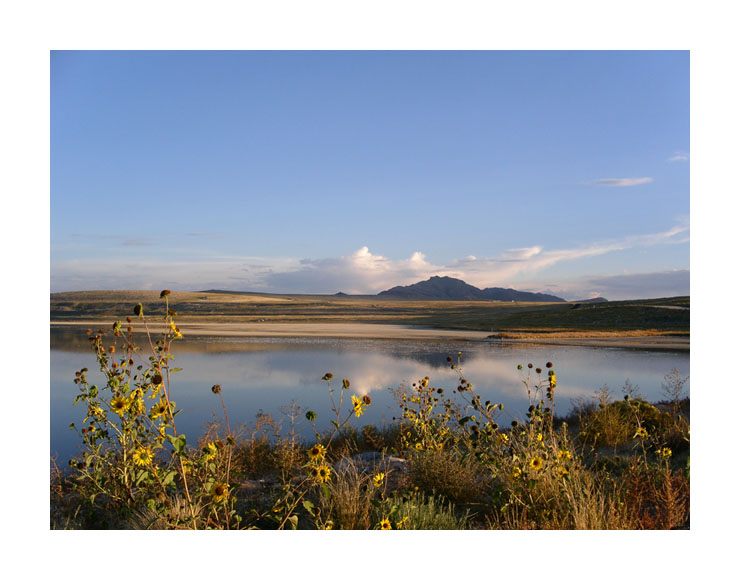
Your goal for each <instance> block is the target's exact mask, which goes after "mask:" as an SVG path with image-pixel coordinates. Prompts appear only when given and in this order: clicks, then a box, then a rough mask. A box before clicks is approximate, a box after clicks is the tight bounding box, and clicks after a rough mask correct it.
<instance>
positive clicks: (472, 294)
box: [378, 276, 565, 302]
mask: <svg viewBox="0 0 740 580" xmlns="http://www.w3.org/2000/svg"><path fill="white" fill-rule="evenodd" d="M378 296H392V297H395V298H420V299H427V300H501V301H505V302H511V301H512V300H514V301H517V302H565V300H563V299H562V298H558V297H557V296H551V295H549V294H540V293H538V292H522V291H520V290H513V289H512V288H486V289H484V290H481V289H480V288H476V287H475V286H471V285H470V284H467V283H466V282H463V281H462V280H458V279H457V278H450V277H449V276H442V277H440V276H432V277H431V278H429V280H425V281H423V282H417V283H416V284H411V285H409V286H394V287H393V288H390V289H388V290H383V291H382V292H379V293H378Z"/></svg>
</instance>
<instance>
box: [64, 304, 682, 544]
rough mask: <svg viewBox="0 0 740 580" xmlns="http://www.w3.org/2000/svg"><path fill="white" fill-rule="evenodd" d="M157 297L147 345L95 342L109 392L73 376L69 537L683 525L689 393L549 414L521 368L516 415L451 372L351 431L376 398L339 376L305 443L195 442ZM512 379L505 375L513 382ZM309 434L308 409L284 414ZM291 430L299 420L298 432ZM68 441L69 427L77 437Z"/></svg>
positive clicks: (631, 396) (548, 384)
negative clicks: (78, 414)
mask: <svg viewBox="0 0 740 580" xmlns="http://www.w3.org/2000/svg"><path fill="white" fill-rule="evenodd" d="M169 296H170V293H169V291H167V290H164V291H162V293H161V294H160V300H161V301H162V306H161V307H160V308H159V315H158V316H156V318H158V319H159V320H160V322H157V327H158V328H159V327H160V326H161V329H160V330H159V331H158V332H156V333H154V332H153V331H151V330H150V327H149V325H150V324H152V323H151V322H150V318H149V317H148V315H147V316H145V314H144V313H145V307H144V305H143V304H141V303H139V304H137V305H136V307H135V308H134V315H135V316H136V317H137V318H138V319H139V322H140V323H141V324H143V325H144V326H145V328H146V339H145V340H144V341H143V342H144V344H145V348H142V347H141V346H139V345H137V344H136V343H135V341H134V333H133V326H132V324H133V319H132V318H131V317H128V318H127V319H126V320H125V322H124V321H116V322H115V323H114V324H113V326H112V328H111V329H110V330H102V329H101V330H98V331H96V332H93V331H92V330H90V331H89V338H88V339H89V342H90V345H91V347H92V349H93V351H94V352H95V355H96V360H97V364H98V365H99V367H100V370H101V371H102V373H103V375H104V377H105V384H103V385H101V386H97V385H94V384H90V382H89V380H88V372H89V371H88V369H87V368H83V369H81V370H80V371H78V372H77V373H76V377H75V382H76V383H77V384H78V385H79V388H80V394H79V395H78V396H77V398H76V400H75V402H76V403H77V404H81V405H84V406H85V407H86V410H87V412H86V416H85V418H84V420H83V426H82V427H81V428H80V429H79V434H80V437H81V440H82V443H83V451H82V453H81V454H80V455H79V456H78V457H76V458H74V459H73V460H71V461H70V462H69V466H68V467H66V468H64V469H60V468H58V467H57V466H52V474H51V522H50V525H51V527H52V528H64V529H74V528H77V529H80V528H82V529H101V528H109V529H228V530H236V529H311V530H329V529H365V530H368V529H377V530H392V529H673V528H681V527H687V526H688V524H689V403H688V399H685V398H683V396H682V395H683V386H684V383H685V381H686V379H685V378H684V377H681V376H680V375H679V374H678V373H671V374H670V375H668V376H667V377H666V382H665V384H664V392H665V393H666V395H667V397H668V399H667V400H666V401H665V402H662V403H658V404H655V405H653V404H649V403H648V402H646V401H644V400H642V399H641V398H640V397H639V396H637V393H635V391H634V389H632V388H631V387H630V385H626V386H625V395H624V398H623V400H620V401H613V400H611V398H610V395H609V393H608V391H606V390H605V391H603V392H602V393H601V397H600V399H599V401H598V402H593V403H591V402H588V401H583V402H581V404H579V405H577V406H576V408H575V409H574V411H573V412H571V413H570V414H569V415H568V416H566V417H563V418H558V417H556V416H555V413H554V409H555V400H556V393H557V375H556V372H555V369H554V368H553V365H552V364H551V363H547V364H544V365H542V367H538V368H535V366H534V365H533V364H531V363H530V364H526V365H525V364H522V365H519V368H518V372H519V373H520V375H521V380H522V388H523V389H525V390H526V392H527V394H528V397H529V403H530V406H529V410H528V413H527V417H526V420H524V421H523V422H518V421H517V420H513V419H512V418H511V417H509V416H508V415H507V411H506V410H505V409H504V406H503V404H500V403H496V402H492V401H483V400H481V398H480V396H479V395H477V393H476V391H475V388H474V386H473V385H471V384H470V383H469V382H468V381H467V380H466V378H465V375H464V373H463V353H456V354H454V355H451V356H450V357H449V358H448V363H449V364H450V366H451V367H452V368H453V369H455V370H456V371H457V373H458V375H459V381H458V385H457V387H456V389H455V390H454V391H452V392H445V390H444V389H441V388H438V387H435V385H434V382H433V380H432V379H431V378H430V377H423V378H420V379H419V380H418V381H416V382H414V383H412V384H410V385H408V384H404V385H401V386H400V387H399V388H398V389H396V391H395V397H396V401H397V403H398V415H397V416H396V417H394V422H393V423H392V424H391V425H389V426H387V427H384V428H383V429H379V428H377V427H372V426H368V427H365V428H364V429H362V430H360V431H358V430H357V429H356V428H354V427H353V424H352V423H353V420H354V419H355V418H357V417H360V416H361V415H362V414H363V412H364V411H365V409H367V407H368V406H369V405H372V400H371V398H370V397H369V396H367V395H365V396H358V395H354V394H351V393H352V391H351V385H350V380H349V379H347V378H343V379H339V378H335V377H334V376H333V375H332V373H330V372H328V373H326V374H325V375H324V376H323V379H322V380H323V381H324V382H325V384H326V386H327V391H328V393H327V394H328V398H329V401H330V404H331V409H332V411H331V425H332V427H331V428H330V429H329V430H328V431H327V432H319V431H318V430H317V429H315V428H314V429H313V433H314V435H313V439H312V440H311V441H309V442H306V441H301V440H299V439H298V438H297V437H296V435H295V429H293V428H290V426H289V428H288V429H287V430H284V427H283V425H281V424H279V423H277V422H276V421H274V420H273V418H272V417H270V416H269V415H260V416H258V417H257V420H256V421H255V422H254V423H253V424H251V425H243V426H240V427H237V428H232V426H231V423H230V420H229V416H228V412H227V406H226V404H225V401H224V398H223V395H224V393H222V389H221V387H220V385H218V384H214V385H213V386H212V387H211V390H212V392H213V395H214V396H215V397H219V399H220V401H221V404H222V408H223V417H222V419H221V420H220V421H219V422H217V423H212V424H209V425H207V426H206V429H205V431H204V434H203V436H202V437H201V439H200V440H199V441H197V442H195V444H193V443H191V442H188V441H186V438H185V436H184V435H182V434H181V433H178V431H177V426H176V419H177V415H178V413H179V411H178V410H177V407H176V404H175V400H174V393H175V385H174V384H175V381H174V377H175V376H176V373H177V372H178V370H180V369H178V368H177V367H175V366H174V355H173V353H172V350H173V344H175V343H176V342H177V341H178V340H179V339H181V338H182V333H181V331H180V329H179V327H178V325H177V324H176V322H175V320H176V316H177V313H176V312H175V310H174V309H173V308H172V307H171V305H170V304H169ZM512 372H514V369H512ZM290 418H291V421H292V422H293V424H295V423H296V422H298V421H307V422H308V423H309V424H310V425H311V426H312V427H314V426H315V421H316V419H317V414H316V413H315V412H314V411H308V412H307V413H305V414H302V415H301V414H299V413H298V411H297V410H296V409H294V412H293V413H292V414H291V415H290ZM293 426H294V425H293ZM70 427H71V428H73V429H75V430H77V429H78V426H76V425H71V426H70Z"/></svg>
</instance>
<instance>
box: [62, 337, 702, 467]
mask: <svg viewBox="0 0 740 580" xmlns="http://www.w3.org/2000/svg"><path fill="white" fill-rule="evenodd" d="M459 351H462V352H463V359H462V363H463V364H462V368H463V372H464V376H465V378H466V379H467V380H468V381H469V382H470V383H472V384H473V385H474V386H475V390H476V391H477V392H478V393H479V394H480V395H481V397H482V398H483V400H486V399H488V400H490V401H491V402H492V403H503V404H504V408H505V411H506V415H507V416H506V420H505V421H504V420H503V418H502V421H501V424H502V425H506V424H508V422H509V421H510V420H511V419H512V418H516V419H518V420H520V421H521V420H522V419H523V418H524V415H525V413H526V409H527V406H528V400H527V394H526V389H525V387H524V385H523V384H522V381H521V376H520V373H519V371H518V370H517V365H519V364H522V365H524V367H525V370H526V366H527V363H530V362H531V363H533V365H534V366H535V367H541V368H542V369H543V371H544V370H546V369H545V363H547V362H552V363H553V365H554V369H555V370H556V372H557V378H558V382H557V389H556V407H555V411H556V414H559V415H564V414H566V413H567V411H568V410H569V409H570V408H572V405H573V402H574V401H576V400H578V399H579V398H586V399H590V398H591V397H592V396H594V395H595V393H596V392H597V391H599V390H600V389H601V388H602V387H604V386H605V385H607V386H608V387H609V389H610V391H611V393H612V397H613V398H615V399H618V398H621V397H622V396H623V392H622V388H623V387H624V385H625V381H629V382H630V383H631V384H632V385H633V386H634V387H636V388H637V389H638V394H639V395H641V396H642V397H643V398H645V399H647V400H648V401H652V402H655V401H658V400H662V399H665V398H666V397H665V395H664V394H663V393H662V391H661V383H662V382H663V380H664V377H665V375H666V374H668V373H669V372H671V370H672V369H674V368H675V369H678V371H679V372H680V373H681V375H683V376H687V375H688V374H689V353H688V352H687V351H656V350H638V349H625V348H604V347H574V346H507V345H505V344H501V343H500V342H472V341H471V342H468V341H448V342H442V341H418V340H417V341H410V340H387V339H384V340H381V339H372V340H369V339H328V338H310V339H309V338H271V339H264V338H228V339H225V338H213V337H186V338H185V339H184V340H183V341H178V342H175V343H174V345H173V347H172V353H173V354H174V355H175V361H174V364H173V365H172V366H176V367H182V369H183V370H182V371H181V372H178V373H176V374H173V375H172V388H171V396H172V398H173V400H174V401H176V403H177V409H181V410H182V413H180V414H179V415H178V416H177V426H178V431H179V432H181V433H185V434H186V436H187V439H188V442H189V443H190V444H194V443H195V442H196V440H197V438H198V437H199V436H200V435H201V434H202V430H203V427H204V425H205V424H206V423H207V422H208V421H210V420H212V419H213V418H214V417H216V418H221V417H222V412H223V411H222V408H221V403H220V400H219V398H218V397H217V396H216V395H214V394H213V393H212V392H211V386H212V385H213V384H215V383H218V384H220V385H221V387H222V394H223V397H224V400H225V402H226V405H227V410H228V413H229V421H230V423H231V426H232V429H233V428H235V427H236V426H237V425H239V424H249V423H252V422H253V421H254V420H255V417H256V415H257V413H260V412H264V413H270V414H271V415H273V417H274V418H275V419H280V420H282V421H283V423H284V424H285V428H286V429H287V428H288V425H287V423H288V419H287V415H286V414H285V413H286V411H287V407H289V406H290V405H291V403H293V402H295V404H297V405H298V406H299V407H300V408H301V409H302V410H303V413H305V411H306V410H309V409H310V410H313V411H315V412H316V413H317V415H318V419H317V421H316V426H317V427H318V428H319V429H320V430H324V429H327V428H328V427H329V421H330V420H331V419H332V417H331V416H330V411H331V405H330V400H329V395H328V389H327V383H326V382H325V381H322V380H321V378H322V377H323V376H324V374H325V373H327V372H330V373H333V374H334V377H335V378H334V380H333V381H332V386H333V387H334V389H335V395H337V394H338V391H340V390H341V381H342V378H344V377H346V378H348V379H349V380H350V383H351V386H350V388H349V390H348V393H347V395H346V397H345V405H346V408H347V409H349V408H350V407H351V403H350V401H349V399H350V396H349V395H352V394H355V395H363V394H368V395H370V397H371V398H372V401H373V402H372V405H371V406H370V407H369V408H367V410H366V412H365V413H364V414H363V415H362V417H360V418H357V419H354V418H353V420H351V422H350V424H352V425H355V426H358V427H360V426H362V425H365V424H368V423H372V424H375V425H378V426H381V425H383V424H384V423H391V422H392V421H393V417H396V416H398V415H399V412H398V407H397V406H396V404H395V399H394V398H393V395H392V393H391V389H392V388H396V387H398V386H399V385H400V384H401V383H404V382H405V383H408V384H411V383H413V382H414V381H416V380H418V379H420V378H423V377H425V376H429V377H430V379H431V380H430V384H432V385H434V386H436V387H441V388H444V389H445V391H446V392H449V391H450V390H451V389H454V388H455V387H456V386H457V385H458V375H457V372H456V371H454V370H452V369H451V368H450V363H449V362H447V357H448V356H453V358H456V357H457V353H458V352H459ZM82 367H87V368H89V369H90V372H89V373H88V381H89V383H90V384H98V385H99V386H102V385H103V384H104V381H103V375H102V374H101V373H99V372H98V371H97V366H96V362H95V357H94V354H93V353H92V351H91V349H90V347H89V343H88V341H87V337H86V335H85V331H84V329H79V330H78V329H70V328H65V329H57V328H52V330H51V392H50V404H51V425H50V428H51V441H50V443H51V445H50V451H51V455H52V457H54V456H56V457H57V459H58V462H59V465H60V466H63V465H65V464H66V462H67V460H68V459H69V458H70V457H72V456H73V455H75V453H76V451H77V447H78V444H79V437H78V435H77V433H75V432H74V431H71V430H70V429H69V424H70V423H72V422H75V423H76V424H77V425H78V428H80V427H81V426H82V419H83V418H84V416H85V407H84V405H76V406H73V405H72V400H73V399H74V397H75V396H76V395H77V394H78V393H79V390H78V386H77V385H75V384H74V382H73V381H74V378H75V371H78V370H80V369H81V368H82ZM543 374H544V373H543ZM684 395H686V396H688V395H689V383H688V382H687V383H686V386H685V390H684ZM303 413H302V414H301V417H302V416H303ZM297 430H298V431H299V433H300V434H301V435H302V436H303V437H304V438H306V439H308V438H309V437H310V435H311V433H312V431H311V428H310V426H309V425H308V424H307V422H306V421H305V419H302V420H301V421H299V423H298V424H297Z"/></svg>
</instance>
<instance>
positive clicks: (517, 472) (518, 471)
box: [511, 466, 522, 479]
mask: <svg viewBox="0 0 740 580" xmlns="http://www.w3.org/2000/svg"><path fill="white" fill-rule="evenodd" d="M521 476H522V470H521V469H519V468H518V467H516V466H514V469H512V470H511V477H512V478H514V479H519V478H520V477H521Z"/></svg>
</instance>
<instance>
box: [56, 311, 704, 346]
mask: <svg viewBox="0 0 740 580" xmlns="http://www.w3.org/2000/svg"><path fill="white" fill-rule="evenodd" d="M132 325H133V326H134V332H143V327H142V325H141V323H139V322H138V321H134V322H133V323H132ZM155 326H156V325H155ZM54 327H62V328H64V327H68V328H69V327H97V328H110V321H109V320H100V319H90V320H51V321H50V328H54ZM179 327H180V330H181V331H182V333H183V334H185V335H186V336H187V335H190V336H218V337H248V338H285V337H301V338H364V339H389V340H461V341H475V342H495V343H499V344H505V345H512V346H515V345H520V346H536V345H554V346H590V347H607V348H609V347H610V348H638V349H645V350H654V349H657V350H685V351H688V350H690V337H688V336H634V335H632V336H631V335H630V334H629V333H624V334H616V335H615V333H610V334H609V335H608V336H604V335H601V336H599V335H598V334H595V335H594V336H580V337H558V336H556V335H555V336H554V335H552V334H544V333H543V334H542V335H537V334H532V335H530V336H527V337H522V338H492V337H491V332H490V331H483V330H454V329H445V328H429V327H419V326H409V325H403V324H368V323H357V322H337V323H332V322H302V323H291V322H284V323H280V322H182V323H180V324H179Z"/></svg>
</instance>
